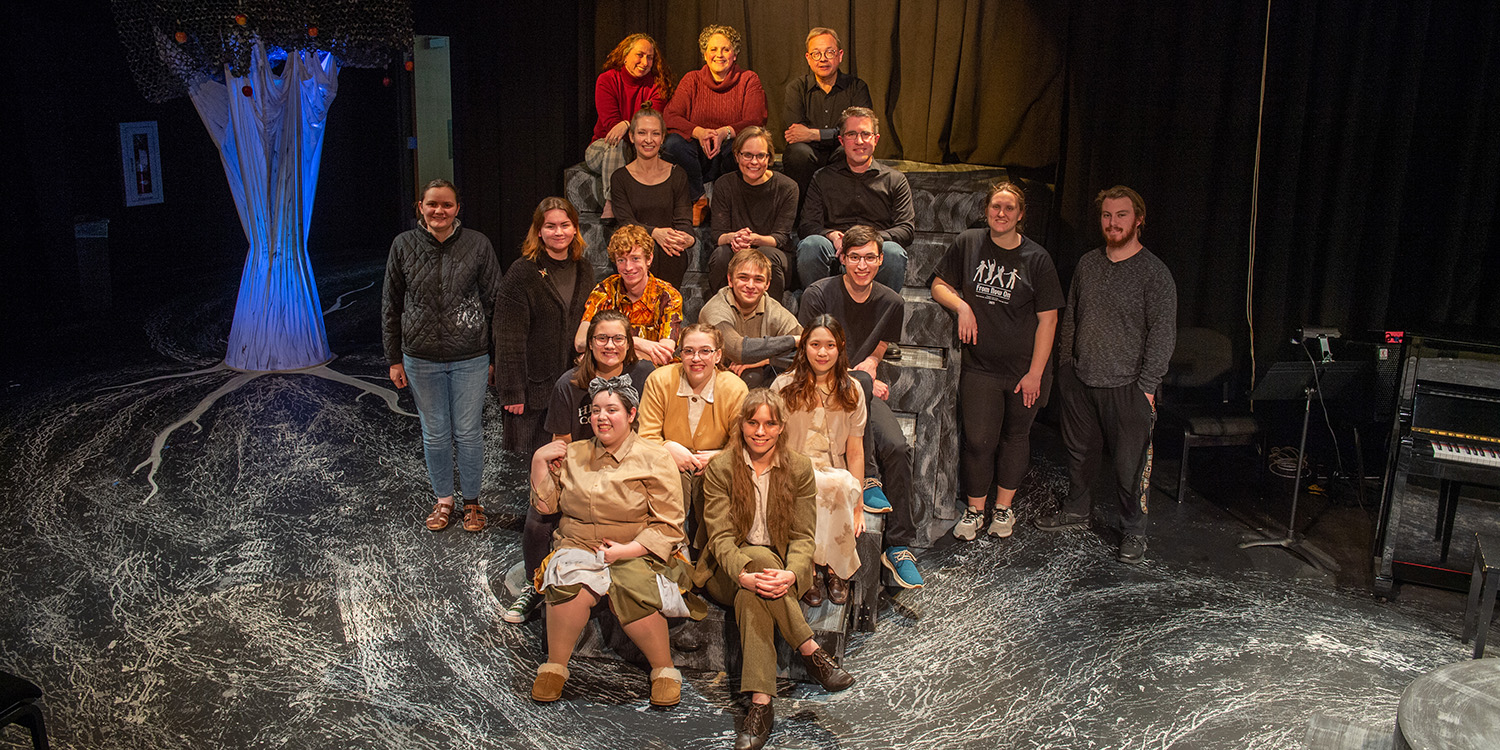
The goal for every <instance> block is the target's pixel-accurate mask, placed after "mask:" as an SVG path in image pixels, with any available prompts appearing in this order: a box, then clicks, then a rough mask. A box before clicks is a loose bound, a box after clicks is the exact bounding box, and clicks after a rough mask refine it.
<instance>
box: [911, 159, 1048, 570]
mask: <svg viewBox="0 0 1500 750" xmlns="http://www.w3.org/2000/svg"><path fill="white" fill-rule="evenodd" d="M984 215H985V223H986V225H987V226H986V227H984V228H982V229H969V230H966V231H964V232H963V233H961V234H959V235H958V237H956V238H954V240H953V245H952V246H951V247H949V248H948V253H947V255H945V256H944V257H943V262H942V264H941V265H940V266H939V267H938V270H937V273H935V274H934V275H933V278H932V298H933V299H934V300H936V301H937V302H938V304H941V305H942V306H943V307H946V308H948V309H949V310H951V311H953V312H954V313H955V314H956V315H957V316H958V339H959V341H960V342H962V343H963V374H962V375H961V376H960V377H959V385H958V398H959V415H960V420H961V422H962V425H963V432H962V435H963V437H962V443H961V447H960V459H961V463H960V468H959V474H960V477H961V480H962V482H963V486H964V496H965V497H966V498H967V500H968V508H967V509H966V510H965V511H964V516H963V518H962V519H960V520H959V522H958V525H956V526H954V527H953V536H954V537H956V538H958V539H961V540H965V541H967V540H970V539H973V538H974V537H976V536H978V535H979V529H980V527H982V526H984V505H985V497H986V496H987V495H988V494H989V489H990V485H991V484H993V485H994V486H995V513H994V516H993V518H992V519H991V520H990V524H989V529H988V533H989V534H990V535H991V536H995V537H1000V538H1002V539H1003V538H1005V537H1008V536H1010V534H1011V530H1012V528H1013V527H1014V526H1015V514H1014V513H1013V512H1012V511H1011V507H1010V506H1011V502H1012V501H1013V500H1014V499H1015V496H1016V490H1017V489H1019V488H1020V486H1021V479H1022V478H1023V477H1025V476H1026V468H1027V464H1028V463H1029V462H1030V459H1031V423H1032V421H1034V420H1035V419H1036V413H1037V410H1038V409H1040V408H1041V407H1042V406H1044V405H1045V404H1046V397H1047V391H1048V390H1049V389H1050V387H1051V381H1052V368H1051V366H1050V364H1051V363H1050V358H1051V354H1052V340H1053V336H1054V334H1056V333H1057V319H1058V310H1059V309H1061V308H1062V306H1063V304H1064V303H1065V302H1066V299H1065V298H1064V296H1063V291H1062V285H1061V284H1060V283H1059V282H1058V280H1057V268H1056V267H1055V266H1054V265H1053V264H1052V256H1051V255H1048V254H1047V251H1046V250H1045V249H1044V248H1043V247H1042V246H1041V245H1038V244H1037V243H1035V242H1032V241H1031V240H1029V239H1027V238H1026V237H1024V236H1022V234H1021V223H1022V220H1023V219H1025V217H1026V194H1025V193H1024V192H1023V191H1022V190H1021V188H1019V187H1017V186H1016V185H1014V184H1012V183H1009V182H1001V183H998V184H996V185H994V186H992V187H991V188H990V190H989V195H988V197H987V198H986V200H985V207H984Z"/></svg>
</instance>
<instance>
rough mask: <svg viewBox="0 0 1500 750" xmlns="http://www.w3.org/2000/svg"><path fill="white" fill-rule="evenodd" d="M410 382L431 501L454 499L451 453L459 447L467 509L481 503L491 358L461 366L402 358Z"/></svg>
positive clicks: (461, 476) (459, 461) (465, 362)
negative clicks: (430, 489) (415, 403)
mask: <svg viewBox="0 0 1500 750" xmlns="http://www.w3.org/2000/svg"><path fill="white" fill-rule="evenodd" d="M401 364H402V365H404V366H405V367H406V380H407V382H408V383H410V384H411V395H412V397H413V398H415V399H416V401H417V414H418V415H419V416H421V418H422V455H423V456H425V457H426V458H427V478H428V479H430V480H431V481H432V494H433V497H450V496H452V495H453V454H454V450H453V447H454V446H455V445H457V446H458V481H459V484H460V485H461V486H462V487H463V496H464V502H463V504H473V503H477V502H479V485H480V482H481V481H482V476H483V474H484V425H483V424H482V423H481V420H480V417H481V416H482V415H483V414H484V396H485V389H486V388H487V387H488V385H489V368H490V356H489V355H488V354H481V355H480V356H478V357H475V358H473V359H465V360H461V361H458V362H432V361H430V360H425V359H418V358H416V357H409V356H405V355H403V356H402V357H401Z"/></svg>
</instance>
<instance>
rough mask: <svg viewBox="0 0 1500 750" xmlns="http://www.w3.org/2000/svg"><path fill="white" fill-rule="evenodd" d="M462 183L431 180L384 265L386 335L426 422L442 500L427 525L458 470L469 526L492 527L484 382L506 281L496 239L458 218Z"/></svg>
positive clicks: (401, 378)
mask: <svg viewBox="0 0 1500 750" xmlns="http://www.w3.org/2000/svg"><path fill="white" fill-rule="evenodd" d="M458 209H459V202H458V188H456V187H454V186H453V183H451V182H449V181H447V180H433V181H432V182H429V183H427V185H426V186H425V187H423V188H422V194H421V197H420V200H418V201H417V212H418V214H419V215H420V217H421V221H420V223H419V226H418V227H417V228H416V229H412V230H409V231H406V232H402V233H401V234H399V235H397V236H396V239H395V240H394V241H392V242H391V252H390V257H389V259H388V260H386V264H385V287H384V290H383V292H382V296H381V310H380V312H381V315H380V317H381V338H382V343H383V344H384V348H385V356H386V361H387V362H389V363H390V375H391V383H393V384H395V386H396V387H397V388H405V387H406V386H407V385H408V384H410V385H411V393H412V397H413V399H414V400H415V401H416V403H417V415H418V416H419V417H421V422H422V455H423V457H424V458H425V459H426V462H427V478H428V481H429V482H431V485H432V494H433V495H434V497H435V498H436V500H437V502H436V503H435V504H434V505H433V506H432V512H431V513H429V514H428V515H427V524H426V525H427V528H428V529H430V530H432V531H442V530H443V529H446V528H448V522H449V520H450V518H451V517H452V515H453V506H454V502H453V495H454V484H453V469H454V464H455V463H456V464H457V466H458V477H459V489H461V490H462V491H463V500H464V503H463V505H464V517H463V527H464V531H469V532H479V531H483V530H484V527H485V524H486V520H485V516H484V508H483V507H482V506H481V505H480V504H479V488H480V485H481V484H482V483H483V477H484V424H483V422H482V419H481V417H482V415H483V413H484V395H485V390H486V388H485V385H486V384H487V383H488V382H489V379H490V374H491V373H492V372H493V371H494V367H493V366H492V365H491V364H490V353H489V352H490V317H491V309H492V307H493V302H494V299H495V291H496V289H497V287H499V285H500V263H499V261H497V260H496V259H495V248H494V247H493V246H491V245H490V240H489V238H488V237H485V236H484V235H483V234H480V233H479V232H476V231H474V230H472V229H466V228H464V227H463V226H462V225H461V223H460V222H459V220H458Z"/></svg>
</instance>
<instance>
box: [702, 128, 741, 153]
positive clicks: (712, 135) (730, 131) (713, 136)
mask: <svg viewBox="0 0 1500 750" xmlns="http://www.w3.org/2000/svg"><path fill="white" fill-rule="evenodd" d="M693 137H694V138H696V139H697V140H698V147H699V148H701V149H703V155H704V156H707V157H708V158H710V159H712V158H714V157H716V156H718V155H719V151H720V150H721V149H723V148H724V144H726V143H728V142H729V140H730V139H731V138H734V128H731V127H729V126H728V125H725V126H724V127H722V128H715V129H713V130H709V129H708V128H693Z"/></svg>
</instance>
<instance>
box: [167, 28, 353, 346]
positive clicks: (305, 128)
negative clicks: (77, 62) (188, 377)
mask: <svg viewBox="0 0 1500 750" xmlns="http://www.w3.org/2000/svg"><path fill="white" fill-rule="evenodd" d="M245 86H249V87H250V92H251V93H250V95H249V96H246V95H245V94H244V93H243V89H244V87H245ZM337 90H338V61H337V60H335V59H334V57H333V55H331V54H328V53H326V52H310V51H293V52H289V53H287V58H286V63H285V65H284V66H283V67H282V70H281V74H280V75H276V74H275V73H273V72H272V70H271V64H270V62H269V61H268V59H267V57H266V50H265V46H264V45H263V44H261V43H257V44H256V46H255V53H254V55H253V56H252V58H251V65H250V70H249V72H248V73H247V74H246V75H245V76H235V75H232V74H231V73H230V72H229V70H228V69H227V68H226V69H225V71H224V81H223V82H219V81H213V80H206V79H205V80H201V81H198V82H196V83H194V84H193V85H192V86H190V87H189V91H188V93H189V96H190V97H191V98H192V100H193V106H195V107H196V108H197V109H198V115H199V117H201V118H202V119H203V124H204V126H205V127H207V128H208V132H209V134H210V135H211V136H213V139H214V143H215V145H217V146H218V147H219V157H220V159H221V160H222V161H223V164H224V175H225V177H227V178H228V180H229V190H230V192H231V193H232V194H233V196H234V204H235V208H236V209H238V211H239V215H240V224H241V225H242V226H243V227H244V230H245V238H246V239H247V240H249V242H250V249H249V252H248V254H247V256H246V258H245V269H244V271H243V273H242V275H241V276H240V292H239V300H238V302H237V303H236V304H235V310H234V324H233V326H232V327H231V328H230V331H229V350H228V351H227V352H226V353H225V356H224V361H225V363H226V364H228V365H229V366H230V367H232V368H234V369H237V370H246V371H274V370H297V369H301V368H304V367H312V366H315V365H319V364H322V363H324V362H327V361H329V360H330V359H332V358H333V352H332V351H331V350H330V349H329V348H328V335H327V333H325V331H324V329H323V311H322V304H321V303H320V301H319V300H318V288H317V285H316V283H315V282H314V280H313V273H312V265H311V264H310V263H309V262H308V257H307V230H308V225H309V221H310V220H311V218H312V208H313V195H314V193H315V192H316V191H317V187H318V163H319V161H320V160H321V159H322V155H323V131H324V127H323V126H324V124H325V123H326V121H327V119H328V107H329V105H330V104H331V103H332V102H333V97H334V94H335V93H336V92H337Z"/></svg>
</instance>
